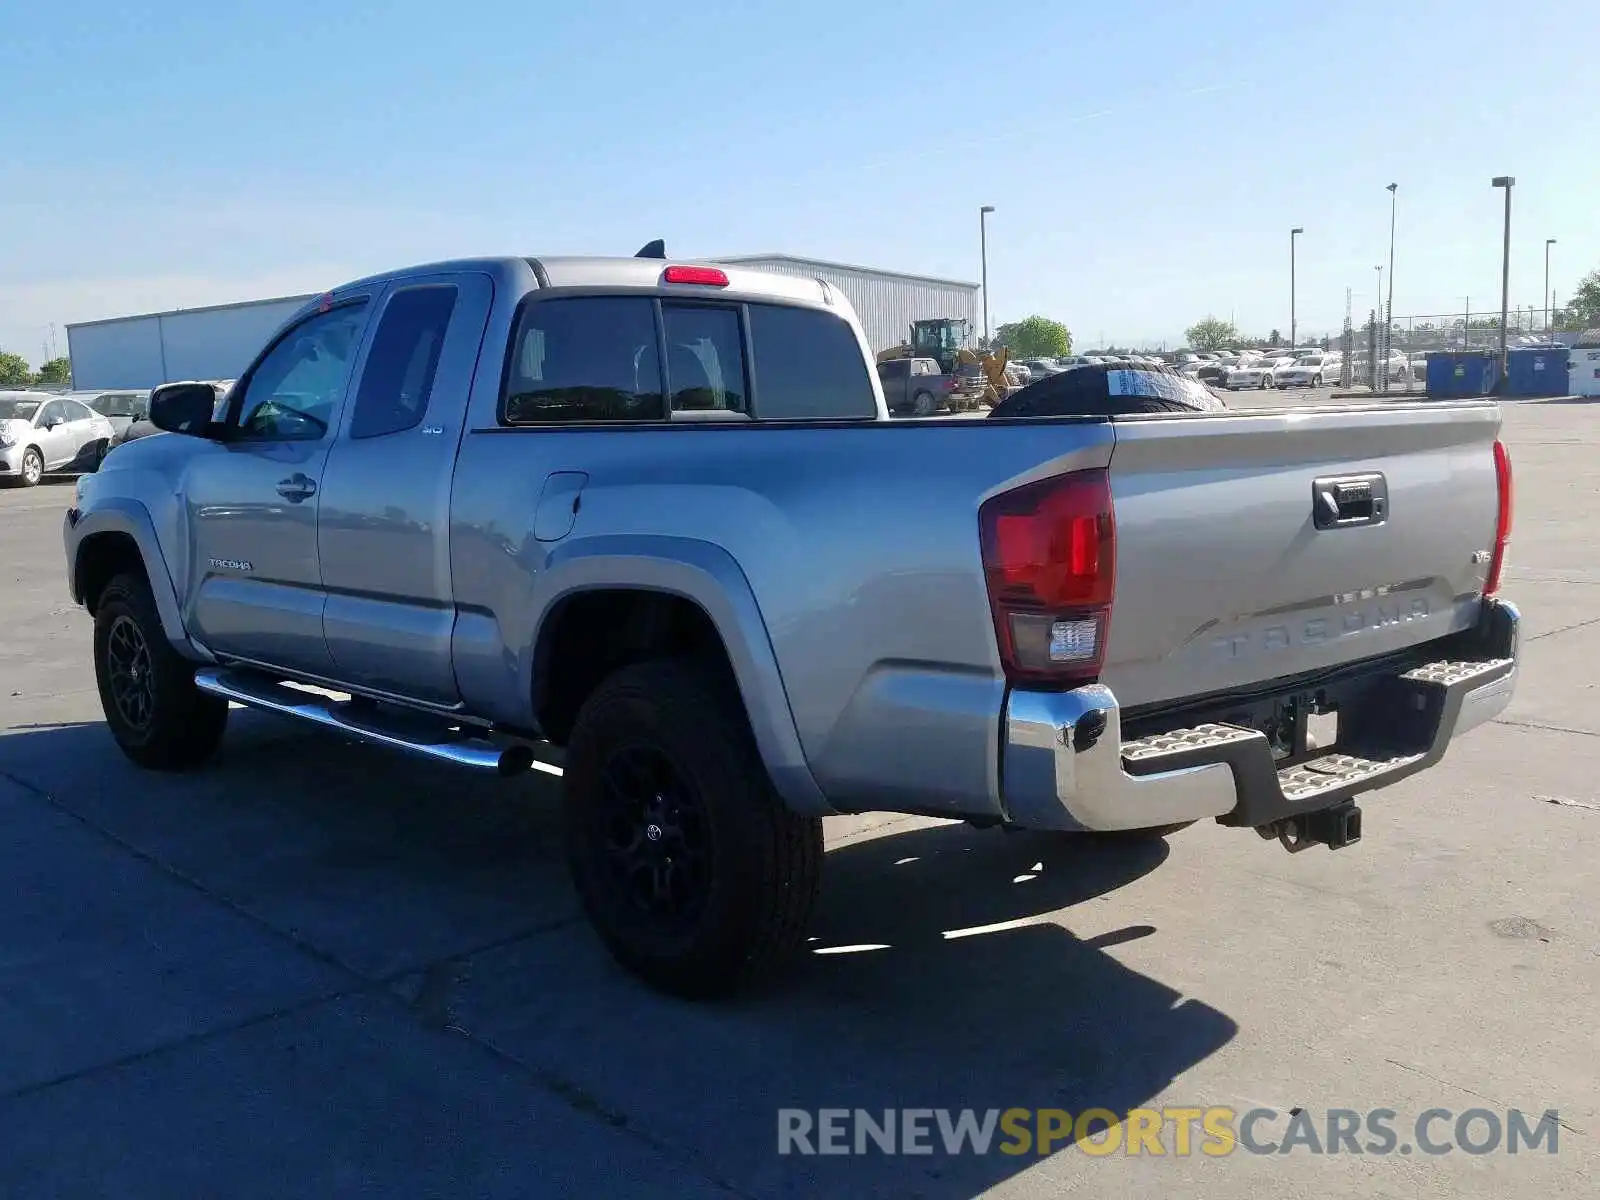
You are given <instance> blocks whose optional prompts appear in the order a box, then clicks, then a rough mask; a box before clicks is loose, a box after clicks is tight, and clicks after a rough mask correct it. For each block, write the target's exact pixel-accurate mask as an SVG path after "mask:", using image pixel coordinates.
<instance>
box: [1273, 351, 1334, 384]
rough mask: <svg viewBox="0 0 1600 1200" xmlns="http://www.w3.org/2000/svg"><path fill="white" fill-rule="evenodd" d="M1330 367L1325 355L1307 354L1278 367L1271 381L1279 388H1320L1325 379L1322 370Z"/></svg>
mask: <svg viewBox="0 0 1600 1200" xmlns="http://www.w3.org/2000/svg"><path fill="white" fill-rule="evenodd" d="M1331 365H1332V363H1331V361H1330V359H1329V357H1328V356H1327V355H1325V354H1307V355H1306V356H1305V357H1304V358H1297V359H1295V360H1294V361H1293V362H1291V363H1288V364H1286V365H1283V366H1280V367H1279V368H1278V369H1277V370H1276V371H1274V372H1273V381H1274V382H1275V383H1276V384H1277V386H1279V387H1308V388H1309V387H1321V386H1322V385H1323V383H1324V382H1325V380H1326V379H1327V375H1326V374H1325V373H1324V368H1326V367H1329V366H1331Z"/></svg>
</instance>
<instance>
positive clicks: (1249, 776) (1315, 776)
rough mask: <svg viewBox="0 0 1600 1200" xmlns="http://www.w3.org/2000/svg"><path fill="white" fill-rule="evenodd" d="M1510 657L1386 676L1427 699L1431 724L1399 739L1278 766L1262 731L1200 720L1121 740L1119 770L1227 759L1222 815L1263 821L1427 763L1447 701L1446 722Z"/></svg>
mask: <svg viewBox="0 0 1600 1200" xmlns="http://www.w3.org/2000/svg"><path fill="white" fill-rule="evenodd" d="M1513 661H1514V660H1512V659H1509V658H1492V659H1478V660H1473V661H1457V660H1450V659H1446V660H1441V661H1439V662H1432V663H1426V664H1424V665H1422V666H1419V667H1414V668H1412V669H1411V670H1409V671H1406V672H1404V673H1403V674H1401V675H1399V676H1396V677H1393V678H1394V680H1395V682H1396V683H1399V684H1400V685H1402V686H1409V687H1410V688H1411V689H1414V690H1415V692H1416V693H1418V694H1420V695H1421V696H1425V697H1428V699H1429V701H1430V702H1429V703H1427V704H1422V705H1419V706H1418V708H1419V710H1421V711H1423V712H1427V713H1431V714H1435V716H1434V717H1433V718H1432V719H1431V720H1430V727H1429V728H1427V729H1426V730H1418V731H1417V732H1418V734H1419V737H1418V738H1417V739H1416V740H1415V741H1412V742H1411V743H1410V744H1409V745H1403V746H1402V747H1396V746H1393V745H1386V746H1381V747H1379V746H1363V745H1353V746H1348V747H1344V748H1339V749H1334V750H1330V751H1329V752H1328V753H1326V754H1321V755H1318V756H1317V757H1315V758H1312V759H1309V760H1306V761H1302V762H1299V763H1296V764H1294V765H1293V766H1289V767H1284V768H1283V769H1281V770H1280V769H1278V766H1277V761H1276V760H1275V759H1274V758H1273V756H1272V750H1271V747H1270V746H1269V744H1268V742H1267V738H1266V735H1265V734H1263V733H1261V732H1260V731H1258V730H1255V729H1247V728H1245V727H1243V726H1239V725H1226V724H1222V723H1218V722H1207V723H1205V724H1200V725H1195V726H1193V727H1191V728H1187V729H1174V730H1170V731H1168V732H1166V733H1158V734H1152V735H1149V736H1147V737H1141V738H1134V739H1131V740H1129V741H1126V742H1124V743H1123V745H1122V766H1123V770H1124V771H1126V772H1127V773H1128V774H1129V775H1133V776H1150V775H1157V774H1162V773H1166V772H1171V771H1181V770H1184V769H1186V768H1192V767H1196V766H1202V765H1205V764H1207V763H1217V762H1226V763H1227V764H1229V766H1231V767H1232V768H1233V771H1234V775H1235V778H1236V782H1237V784H1238V785H1239V791H1240V796H1241V802H1240V806H1239V808H1238V809H1236V810H1235V812H1234V813H1233V814H1230V815H1229V816H1228V817H1224V818H1221V820H1222V822H1223V823H1224V824H1248V825H1263V824H1266V823H1267V822H1269V821H1275V820H1280V819H1282V818H1283V817H1285V816H1292V815H1294V814H1295V813H1296V812H1305V811H1310V810H1314V809H1317V808H1321V807H1324V806H1325V805H1326V804H1329V803H1335V802H1337V801H1339V800H1342V799H1346V798H1348V797H1350V796H1353V795H1355V794H1357V793H1358V792H1362V791H1369V790H1372V789H1373V788H1378V787H1383V786H1385V785H1386V784H1389V783H1393V782H1395V781H1396V780H1399V779H1401V778H1404V777H1405V776H1407V775H1410V774H1413V773H1415V772H1416V771H1419V770H1421V769H1422V768H1424V767H1426V766H1428V765H1429V764H1430V763H1432V762H1433V761H1435V760H1436V759H1437V758H1438V757H1439V756H1440V755H1442V754H1443V753H1444V748H1445V744H1446V743H1447V742H1448V739H1449V738H1450V736H1451V733H1452V729H1451V728H1449V727H1445V728H1440V724H1441V718H1442V716H1443V714H1444V712H1445V711H1446V709H1449V710H1450V712H1451V715H1450V718H1449V722H1448V725H1449V726H1453V724H1454V720H1455V717H1454V711H1455V709H1456V708H1457V707H1458V706H1459V704H1460V699H1461V697H1462V696H1463V695H1464V694H1465V693H1466V692H1468V691H1470V690H1471V689H1473V688H1475V687H1479V686H1482V685H1483V684H1485V683H1488V682H1490V681H1492V680H1494V679H1497V678H1499V677H1500V676H1503V675H1504V674H1505V673H1506V672H1508V671H1509V670H1511V668H1512V664H1513Z"/></svg>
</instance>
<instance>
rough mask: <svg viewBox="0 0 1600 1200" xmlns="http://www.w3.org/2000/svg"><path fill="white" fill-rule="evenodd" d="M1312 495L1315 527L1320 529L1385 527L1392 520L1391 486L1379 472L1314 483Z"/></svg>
mask: <svg viewBox="0 0 1600 1200" xmlns="http://www.w3.org/2000/svg"><path fill="white" fill-rule="evenodd" d="M1311 494H1312V509H1313V512H1312V524H1313V525H1315V526H1316V528H1318V529H1342V528H1345V527H1347V526H1351V525H1382V524H1383V523H1384V522H1385V521H1386V520H1388V517H1389V484H1388V481H1387V480H1385V479H1384V477H1383V476H1382V475H1381V474H1380V473H1378V472H1376V471H1374V472H1372V473H1370V474H1367V475H1346V476H1344V477H1342V478H1326V479H1317V480H1314V481H1313V482H1312V484H1311Z"/></svg>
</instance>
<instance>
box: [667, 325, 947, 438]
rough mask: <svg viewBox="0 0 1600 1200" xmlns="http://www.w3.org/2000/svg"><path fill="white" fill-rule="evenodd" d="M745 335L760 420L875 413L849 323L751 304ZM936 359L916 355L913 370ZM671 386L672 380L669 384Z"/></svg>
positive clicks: (931, 367) (933, 368) (927, 370)
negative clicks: (752, 359) (747, 340)
mask: <svg viewBox="0 0 1600 1200" xmlns="http://www.w3.org/2000/svg"><path fill="white" fill-rule="evenodd" d="M750 341H751V346H752V353H753V355H754V357H755V363H756V406H757V408H756V416H757V417H759V418H760V419H762V420H772V419H777V420H800V419H805V418H808V417H809V418H812V419H816V418H823V417H874V416H876V415H877V412H878V401H877V398H876V397H875V396H874V395H873V393H872V380H871V378H870V377H869V376H868V375H867V368H866V363H865V360H864V359H863V358H862V355H861V343H860V342H859V341H857V340H856V335H855V331H854V330H853V329H851V328H850V325H849V324H848V323H847V322H845V321H843V320H841V319H840V318H838V317H836V316H834V315H833V314H832V313H828V312H822V311H819V310H817V309H811V308H794V307H786V306H782V305H777V304H752V305H751V306H750ZM937 370H938V364H937V363H935V362H933V361H932V360H931V359H925V358H919V359H916V360H914V362H913V364H912V366H911V373H912V374H913V375H932V374H936V373H937ZM674 386H676V385H674Z"/></svg>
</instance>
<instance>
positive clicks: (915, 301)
mask: <svg viewBox="0 0 1600 1200" xmlns="http://www.w3.org/2000/svg"><path fill="white" fill-rule="evenodd" d="M710 261H713V262H726V263H735V262H737V263H739V264H740V265H742V266H748V267H754V268H756V269H758V270H763V271H774V272H777V273H779V274H783V275H798V276H800V277H802V278H805V279H825V280H827V281H828V283H830V284H832V285H833V286H834V287H836V288H838V289H839V290H840V291H841V292H843V293H844V294H845V296H847V297H848V298H849V300H850V303H851V304H852V305H854V306H855V310H856V313H857V315H858V316H859V317H860V318H861V326H862V329H863V330H864V331H865V333H866V335H867V343H868V344H869V345H870V346H871V347H872V349H873V350H874V351H875V352H876V351H878V350H883V349H885V348H887V347H889V346H894V345H897V344H899V343H900V342H903V341H905V339H906V336H907V333H908V331H909V328H910V325H911V322H913V321H921V320H925V319H927V318H930V317H956V318H964V319H965V320H968V321H971V322H972V325H973V329H974V330H976V329H977V326H978V285H977V284H975V283H963V282H961V281H960V280H949V279H933V278H928V277H926V276H920V275H900V274H896V273H895V272H893V271H879V270H875V269H872V268H868V267H854V266H850V265H848V264H845V263H833V262H823V261H819V260H816V259H805V258H792V257H789V256H786V255H755V256H748V257H738V258H723V259H712V260H710ZM309 299H311V297H310V296H288V297H284V298H282V299H278V300H256V301H251V302H248V303H244V304H224V305H218V306H216V307H213V308H193V309H185V310H182V311H179V312H170V313H153V314H150V315H148V316H136V317H122V318H118V319H116V320H111V321H90V322H86V323H84V324H80V325H68V326H67V354H68V356H69V357H70V358H71V359H72V382H73V386H74V387H79V388H149V387H155V386H156V385H157V384H161V383H169V382H171V381H173V380H176V379H231V378H234V377H236V376H237V375H238V374H239V373H240V372H241V371H243V370H244V369H245V367H247V366H249V365H250V361H251V360H252V359H253V358H254V357H255V356H256V353H257V351H259V350H260V349H261V347H262V346H263V345H265V343H266V341H267V339H268V338H270V337H271V336H272V335H273V333H275V332H276V331H277V329H278V328H279V326H281V325H282V324H283V323H284V321H286V320H288V319H289V317H290V316H292V315H293V314H294V312H295V310H296V309H298V308H299V307H300V306H301V305H302V304H304V303H305V302H306V301H307V300H309Z"/></svg>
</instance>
